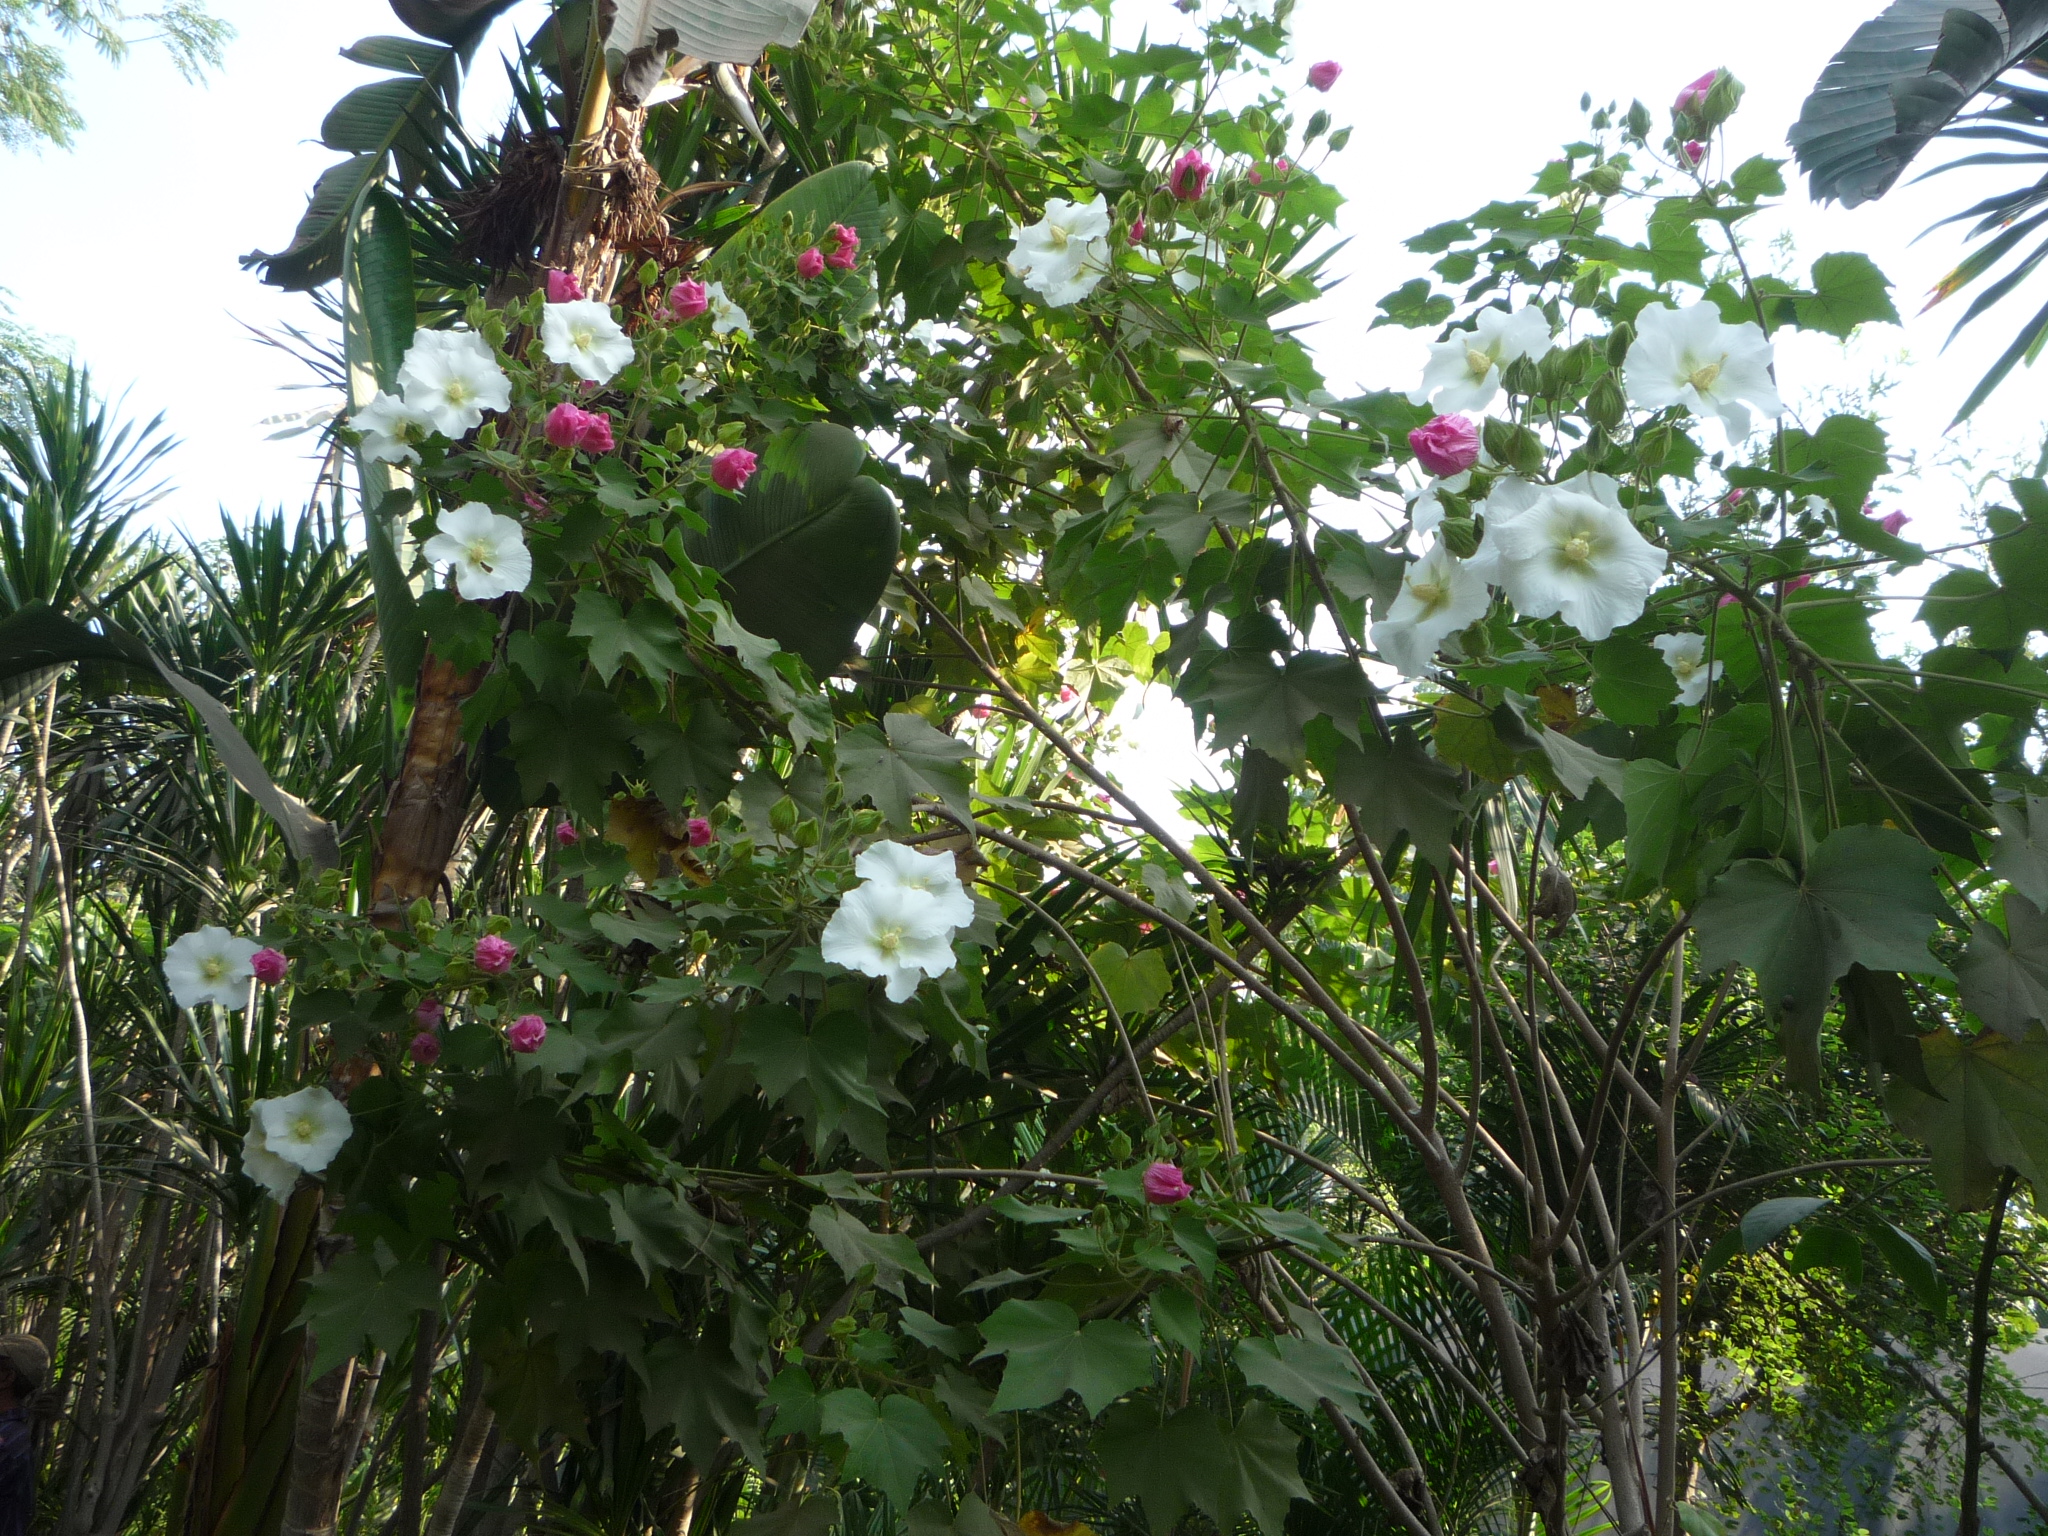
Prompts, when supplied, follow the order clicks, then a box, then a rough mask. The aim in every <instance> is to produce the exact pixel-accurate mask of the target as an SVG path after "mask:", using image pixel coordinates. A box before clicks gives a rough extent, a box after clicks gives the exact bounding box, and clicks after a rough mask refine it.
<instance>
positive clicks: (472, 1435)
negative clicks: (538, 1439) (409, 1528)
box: [427, 1373, 492, 1536]
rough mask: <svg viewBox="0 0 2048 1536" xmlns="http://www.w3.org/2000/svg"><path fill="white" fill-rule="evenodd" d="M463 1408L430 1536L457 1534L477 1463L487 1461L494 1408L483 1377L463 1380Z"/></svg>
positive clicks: (456, 1426) (442, 1476)
mask: <svg viewBox="0 0 2048 1536" xmlns="http://www.w3.org/2000/svg"><path fill="white" fill-rule="evenodd" d="M462 1396H463V1404H462V1411H461V1413H460V1414H459V1415H457V1417H456V1421H455V1444H454V1446H453V1448H451V1449H450V1450H449V1452H448V1462H447V1465H446V1466H445V1467H443V1468H442V1471H441V1493H440V1497H438V1498H437V1499H435V1500H434V1516H433V1518H432V1519H431V1520H429V1521H428V1522H427V1536H454V1532H455V1522H456V1519H457V1518H458V1517H459V1516H460V1515H461V1514H462V1507H463V1505H465V1504H466V1503H468V1502H469V1485H470V1484H471V1483H473V1482H475V1481H476V1469H477V1463H478V1462H480V1461H481V1460H483V1454H484V1441H485V1440H486V1439H488V1438H489V1437H490V1433H491V1418H492V1415H491V1410H490V1409H489V1408H488V1407H487V1406H485V1403H484V1390H483V1381H482V1378H481V1377H480V1376H478V1375H476V1374H474V1373H472V1374H471V1375H470V1377H469V1378H468V1380H466V1381H465V1382H464V1383H463V1387H462Z"/></svg>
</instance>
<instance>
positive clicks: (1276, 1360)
mask: <svg viewBox="0 0 2048 1536" xmlns="http://www.w3.org/2000/svg"><path fill="white" fill-rule="evenodd" d="M1236 1358H1237V1368H1238V1369H1239V1370H1240V1371H1242V1372H1244V1379H1245V1380H1246V1381H1248V1382H1250V1383H1251V1384H1252V1385H1253V1386H1255V1387H1264V1388H1265V1389H1266V1390H1267V1391H1268V1392H1270V1393H1272V1394H1273V1395H1274V1396H1275V1397H1278V1398H1281V1399H1282V1400H1284V1401H1286V1402H1290V1403H1292V1404H1294V1406H1295V1407H1297V1408H1299V1409H1300V1410H1301V1411H1302V1412H1303V1413H1315V1412H1317V1411H1318V1410H1319V1409H1320V1407H1321V1405H1322V1401H1323V1399H1324V1398H1328V1399H1329V1400H1330V1401H1331V1402H1333V1403H1335V1404H1336V1405H1337V1406H1338V1407H1339V1408H1341V1409H1343V1410H1344V1412H1345V1413H1346V1414H1347V1415H1349V1416H1350V1417H1351V1418H1354V1419H1356V1420H1358V1421H1359V1422H1360V1423H1364V1422H1365V1403H1364V1400H1363V1398H1362V1397H1361V1394H1362V1393H1363V1392H1364V1391H1365V1382H1364V1380H1363V1379H1362V1378H1361V1377H1360V1376H1359V1374H1358V1367H1357V1365H1356V1364H1355V1363H1353V1361H1352V1359H1351V1357H1350V1356H1349V1355H1347V1354H1346V1353H1345V1352H1344V1351H1343V1350H1341V1349H1339V1348H1337V1346H1336V1345H1334V1344H1331V1343H1328V1342H1327V1341H1325V1340H1322V1339H1306V1338H1295V1337H1292V1336H1283V1337H1281V1338H1275V1339H1246V1340H1244V1341H1243V1342H1242V1343H1240V1344H1239V1345H1238V1346H1237V1356H1236Z"/></svg>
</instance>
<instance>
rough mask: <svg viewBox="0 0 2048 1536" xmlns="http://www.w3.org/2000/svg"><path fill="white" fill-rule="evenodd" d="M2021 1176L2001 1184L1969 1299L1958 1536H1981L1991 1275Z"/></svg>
mask: <svg viewBox="0 0 2048 1536" xmlns="http://www.w3.org/2000/svg"><path fill="white" fill-rule="evenodd" d="M2018 1182H2019V1175H2018V1174H2016V1173H2014V1172H2013V1171H2012V1170H2011V1169H2010V1168H2008V1169H2006V1171H2005V1175H2004V1177H2002V1178H2001V1179H2000V1180H1999V1181H1998V1198H1997V1200H1996V1201H1994V1202H1993V1203H1992V1206H1991V1225H1990V1226H1989V1227H1987V1228H1986V1229H1985V1232H1984V1256H1983V1257H1982V1258H1981V1259H1979V1260H1978V1261H1977V1285H1976V1289H1975V1291H1974V1292H1973V1293H1972V1294H1971V1297H1970V1375H1969V1380H1968V1383H1967V1386H1966V1388H1965V1392H1964V1397H1963V1485H1962V1488H1961V1490H1960V1494H1961V1498H1960V1500H1959V1503H1958V1508H1957V1510H1956V1536H1979V1533H1980V1531H1981V1530H1982V1521H1981V1517H1980V1516H1979V1515H1978V1513H1977V1474H1978V1471H1979V1469H1980V1468H1981V1467H1982V1465H1983V1462H1984V1367H1985V1362H1986V1357H1987V1356H1988V1355H1989V1353H1990V1349H1991V1274H1992V1271H1993V1270H1994V1269H1995V1268H1996V1267H1997V1265H1998V1234H1999V1232H2000V1230H2001V1229H2003V1227H2004V1226H2005V1207H2006V1204H2007V1202H2008V1201H2010V1200H2011V1199H2012V1191H2013V1186H2014V1185H2015V1184H2017V1183H2018Z"/></svg>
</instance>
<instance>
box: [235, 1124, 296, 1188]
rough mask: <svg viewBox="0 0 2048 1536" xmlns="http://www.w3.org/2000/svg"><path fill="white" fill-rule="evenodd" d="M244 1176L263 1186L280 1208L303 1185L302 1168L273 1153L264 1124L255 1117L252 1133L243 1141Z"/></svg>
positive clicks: (250, 1126)
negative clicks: (300, 1182)
mask: <svg viewBox="0 0 2048 1536" xmlns="http://www.w3.org/2000/svg"><path fill="white" fill-rule="evenodd" d="M242 1172H244V1173H246V1174H247V1175H248V1176H249V1177H250V1178H251V1179H253V1180H255V1181H256V1183H258V1184H260V1185H261V1186H262V1187H263V1188H264V1190H265V1191H266V1192H267V1193H268V1194H269V1196H270V1198H271V1199H273V1200H275V1201H276V1202H277V1203H278V1204H279V1205H283V1204H284V1203H285V1201H287V1200H289V1199H291V1197H292V1191H293V1190H294V1189H296V1188H297V1187H298V1183H299V1172H300V1169H299V1165H298V1164H297V1163H288V1162H286V1161H285V1160H284V1159H283V1158H281V1157H279V1156H278V1155H277V1154H276V1153H275V1152H273V1151H271V1150H270V1143H269V1142H268V1141H267V1140H265V1138H264V1135H263V1122H262V1120H261V1119H260V1118H258V1117H257V1116H255V1115H251V1116H250V1117H249V1131H248V1134H247V1135H245V1136H244V1137H243V1138H242Z"/></svg>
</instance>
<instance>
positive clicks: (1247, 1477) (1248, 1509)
mask: <svg viewBox="0 0 2048 1536" xmlns="http://www.w3.org/2000/svg"><path fill="white" fill-rule="evenodd" d="M1221 1438H1222V1445H1221V1448H1220V1450H1219V1453H1218V1456H1217V1460H1216V1474H1215V1477H1216V1480H1215V1484H1214V1486H1215V1489H1216V1494H1215V1498H1216V1502H1215V1503H1214V1504H1213V1505H1210V1504H1207V1503H1203V1501H1202V1500H1201V1499H1200V1498H1199V1497H1198V1498H1197V1500H1196V1502H1197V1503H1198V1504H1201V1505H1202V1508H1203V1509H1204V1511H1205V1512H1207V1513H1208V1515H1209V1516H1210V1517H1211V1518H1212V1519H1213V1520H1215V1522H1216V1524H1217V1527H1218V1529H1220V1530H1225V1531H1227V1530H1231V1529H1233V1528H1234V1527H1235V1526H1236V1525H1237V1522H1238V1521H1239V1519H1241V1518H1242V1517H1243V1516H1245V1515H1250V1516H1251V1517H1252V1523H1253V1524H1255V1525H1257V1526H1258V1528H1259V1530H1260V1531H1261V1532H1262V1533H1263V1536H1279V1533H1280V1532H1281V1531H1282V1530H1283V1529H1284V1528H1285V1526H1286V1523H1287V1507H1288V1505H1289V1504H1291V1503H1292V1502H1293V1501H1294V1500H1296V1499H1304V1500H1305V1499H1307V1498H1308V1497H1309V1491H1308V1486H1307V1485H1306V1484H1305V1483H1303V1482H1302V1480H1301V1466H1300V1460H1299V1448H1300V1446H1301V1437H1300V1436H1299V1435H1297V1434H1295V1433H1294V1431H1293V1430H1291V1429H1289V1428H1288V1427H1287V1426H1286V1425H1285V1424H1283V1423H1281V1422H1280V1415H1278V1414H1277V1413H1275V1412H1274V1411H1273V1410H1272V1408H1271V1406H1269V1405H1268V1404H1266V1403H1257V1402H1254V1403H1247V1404H1245V1409H1244V1413H1243V1414H1242V1415H1241V1416H1240V1417H1239V1418H1238V1421H1237V1423H1236V1425H1235V1426H1233V1427H1232V1428H1229V1429H1226V1430H1224V1431H1223V1434H1222V1437H1221ZM1198 1492H1199V1490H1198Z"/></svg>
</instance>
